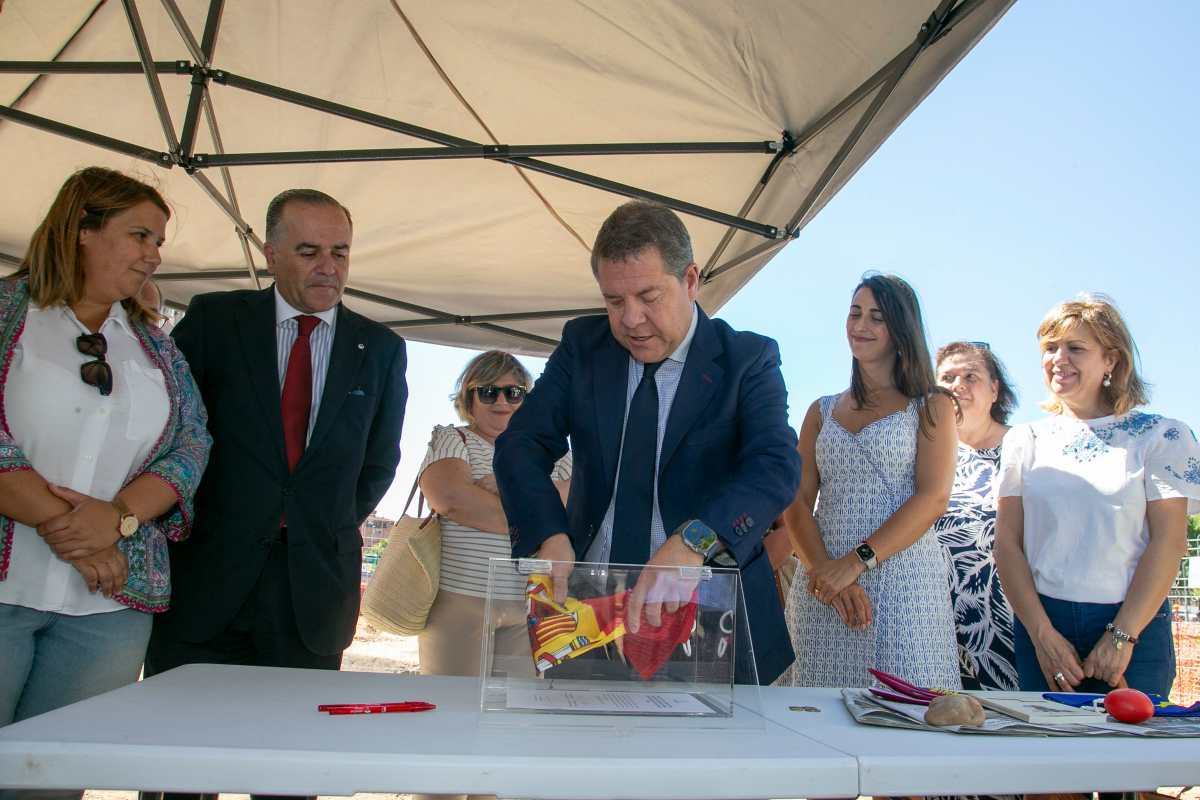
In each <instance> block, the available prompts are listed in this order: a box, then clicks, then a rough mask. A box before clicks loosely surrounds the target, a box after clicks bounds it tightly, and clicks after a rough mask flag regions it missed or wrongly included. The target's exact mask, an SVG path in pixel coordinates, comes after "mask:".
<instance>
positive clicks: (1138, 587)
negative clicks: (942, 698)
mask: <svg viewBox="0 0 1200 800" xmlns="http://www.w3.org/2000/svg"><path fill="white" fill-rule="evenodd" d="M1038 341H1039V343H1040V346H1041V351H1042V370H1043V374H1044V378H1045V381H1046V385H1047V387H1048V388H1049V390H1050V394H1051V397H1050V399H1049V400H1048V401H1047V402H1046V403H1044V404H1043V407H1044V408H1045V409H1046V410H1048V411H1050V416H1048V417H1046V418H1045V419H1041V420H1038V421H1037V422H1033V423H1028V424H1024V425H1018V426H1016V427H1014V428H1013V429H1012V430H1011V431H1010V432H1009V433H1008V435H1007V436H1006V437H1005V438H1004V449H1003V454H1002V456H1001V464H1000V476H999V479H998V487H999V488H998V496H999V500H998V503H997V522H996V550H995V553H996V564H997V567H998V568H999V570H1000V578H1001V581H1002V582H1003V584H1004V589H1005V592H1006V593H1007V595H1008V598H1009V601H1010V602H1011V603H1012V606H1013V610H1014V611H1015V612H1016V616H1017V622H1016V626H1015V627H1016V630H1015V632H1014V633H1015V636H1014V639H1015V645H1016V659H1017V671H1018V674H1019V680H1020V688H1021V689H1023V690H1026V691H1046V690H1047V689H1049V690H1051V691H1091V692H1105V691H1108V689H1109V688H1111V687H1114V686H1118V685H1124V684H1128V685H1129V686H1131V687H1133V688H1135V689H1141V690H1142V691H1146V692H1155V693H1158V694H1161V695H1163V696H1164V697H1165V696H1167V695H1168V694H1169V692H1170V689H1171V684H1172V683H1173V682H1174V679H1175V652H1174V647H1173V645H1172V640H1171V615H1170V606H1169V604H1168V602H1167V600H1166V597H1167V592H1168V590H1169V589H1170V587H1171V583H1172V581H1173V580H1174V578H1175V575H1176V573H1177V572H1178V569H1179V560H1180V558H1182V557H1183V556H1184V554H1185V553H1186V550H1187V514H1188V512H1189V510H1191V511H1192V512H1193V513H1194V512H1195V511H1198V510H1200V503H1198V502H1197V501H1198V500H1200V445H1198V444H1197V442H1196V437H1195V435H1194V434H1193V433H1192V431H1191V429H1190V428H1189V427H1188V426H1187V425H1186V424H1184V423H1183V422H1180V421H1178V420H1173V419H1169V418H1167V417H1163V416H1159V415H1157V414H1149V413H1145V412H1142V411H1138V410H1136V409H1137V407H1138V406H1141V405H1143V404H1145V403H1146V401H1147V391H1146V386H1145V384H1144V383H1143V381H1142V379H1141V377H1140V376H1139V375H1138V372H1137V365H1136V348H1135V347H1134V344H1133V339H1132V337H1131V336H1130V334H1129V331H1128V329H1127V328H1126V326H1125V323H1124V321H1123V320H1122V319H1121V316H1120V314H1119V313H1118V312H1117V309H1116V308H1115V307H1114V306H1113V305H1112V303H1111V302H1109V301H1108V300H1106V299H1104V298H1099V297H1086V298H1084V299H1081V300H1075V301H1070V302H1066V303H1063V304H1061V305H1059V306H1056V307H1055V308H1053V309H1051V311H1050V313H1049V314H1047V316H1046V318H1045V319H1044V320H1043V321H1042V324H1041V326H1040V327H1039V328H1038ZM1189 506H1190V509H1189Z"/></svg>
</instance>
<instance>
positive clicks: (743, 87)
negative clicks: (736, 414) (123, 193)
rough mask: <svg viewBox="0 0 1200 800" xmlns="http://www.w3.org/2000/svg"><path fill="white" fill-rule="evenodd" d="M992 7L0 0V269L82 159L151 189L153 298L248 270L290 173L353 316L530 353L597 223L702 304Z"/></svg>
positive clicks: (810, 1) (900, 107)
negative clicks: (345, 272) (676, 258)
mask: <svg viewBox="0 0 1200 800" xmlns="http://www.w3.org/2000/svg"><path fill="white" fill-rule="evenodd" d="M1010 4H1011V0H942V2H936V1H935V0H859V1H858V2H855V3H843V2H840V0H805V2H778V1H776V0H761V1H760V2H749V1H748V0H699V1H698V2H697V1H694V0H656V2H653V3H645V2H636V1H630V0H574V1H573V2H566V1H565V0H546V1H545V2H529V1H528V0H526V1H525V2H517V0H494V1H493V2H488V3H480V2H474V1H472V0H439V1H438V2H434V1H433V0H413V1H412V2H406V1H404V0H343V2H337V3H329V2H323V1H322V2H317V1H316V0H269V1H268V0H255V1H254V2H248V1H247V0H229V1H228V2H222V0H161V1H160V0H6V2H4V3H3V8H2V10H0V174H2V175H3V176H4V181H3V185H4V187H5V192H4V196H3V200H0V202H2V203H3V208H4V213H3V214H0V262H7V263H8V265H9V266H10V267H11V266H13V265H14V264H15V262H16V261H17V260H19V258H20V256H21V254H22V253H23V252H24V249H25V247H26V246H27V244H28V241H29V237H30V236H31V234H32V232H33V230H34V228H35V227H36V225H37V223H38V222H39V221H40V219H41V217H42V216H43V215H44V213H45V210H46V208H47V207H48V206H49V203H50V201H51V200H52V198H53V196H54V194H55V192H56V191H57V189H58V187H59V185H60V184H61V182H62V180H63V179H64V178H65V177H66V175H67V174H68V173H69V172H71V171H72V170H74V169H77V168H79V167H82V166H86V165H89V164H100V165H104V166H111V167H115V168H118V169H125V170H132V171H134V172H135V173H138V174H140V175H142V176H145V177H148V178H149V179H151V180H153V181H156V182H158V184H159V185H160V187H161V188H162V190H163V192H164V194H165V195H166V196H167V198H168V200H169V201H170V202H171V204H172V206H173V208H174V211H175V214H174V216H173V218H172V221H171V224H170V226H169V227H168V245H167V247H166V248H165V249H164V263H163V264H162V266H161V267H160V269H159V277H160V278H161V279H162V283H161V284H160V285H161V286H162V287H163V289H164V293H165V295H166V296H167V298H168V299H169V300H171V301H173V302H175V303H178V304H186V302H187V300H188V299H189V298H190V297H191V296H192V295H193V294H196V293H199V292H204V291H213V290H218V289H228V288H239V287H251V286H254V285H256V284H255V280H253V279H252V278H251V274H252V271H253V273H254V274H255V275H257V276H259V277H258V278H257V280H259V281H261V282H262V285H266V282H267V281H269V276H266V275H265V274H264V273H262V270H263V268H264V266H265V264H264V259H263V257H262V254H261V252H259V250H258V246H259V245H260V243H261V240H260V237H261V233H260V231H261V228H262V221H261V220H262V216H263V214H264V212H265V208H266V205H267V203H268V201H269V200H270V198H271V197H273V196H274V195H275V194H276V193H278V192H279V191H281V190H283V189H285V188H290V187H298V186H310V187H314V188H319V189H321V190H323V191H326V192H328V193H330V194H332V195H333V196H334V197H336V198H338V199H339V200H340V201H341V202H342V203H344V204H345V205H346V206H347V207H349V208H350V210H351V211H352V213H353V217H354V229H355V238H354V247H353V257H352V266H351V272H350V290H349V291H348V295H347V303H348V304H349V305H351V306H352V307H353V308H355V309H356V310H358V311H361V312H362V313H365V314H367V315H368V316H370V317H372V318H374V319H377V320H380V321H382V322H385V323H388V324H390V325H391V326H392V327H394V328H395V329H396V330H397V331H398V332H400V333H401V334H403V335H404V336H406V337H408V338H411V339H416V340H422V341H428V342H436V343H441V344H449V345H459V346H467V347H477V348H485V347H502V348H506V349H510V350H514V351H517V352H523V353H545V352H548V350H549V349H550V348H551V347H552V346H553V344H554V341H555V340H556V339H557V337H558V335H559V332H560V331H561V328H562V325H563V323H564V322H565V319H566V318H569V317H571V316H576V315H578V314H580V313H586V312H588V311H589V310H595V309H598V308H599V307H600V306H601V302H600V297H599V293H598V291H597V289H596V286H595V282H594V281H593V279H592V276H591V272H590V269H589V267H588V258H589V246H590V244H591V242H592V239H593V238H594V237H595V234H596V231H597V230H598V229H599V226H600V224H601V223H602V222H603V220H604V219H605V217H607V215H608V214H609V213H610V212H611V211H612V209H613V208H614V207H615V206H616V205H617V204H618V203H620V202H622V201H623V200H624V198H625V197H628V196H652V197H658V198H660V199H662V200H663V201H664V202H667V203H668V205H672V206H674V207H676V208H677V209H679V210H680V211H681V214H682V216H683V219H684V222H685V224H686V225H687V226H688V229H689V231H690V232H691V234H692V237H693V244H694V247H695V253H696V259H697V262H698V263H699V264H700V265H701V267H702V269H703V280H704V283H703V286H702V289H701V294H700V301H701V304H702V305H703V306H704V307H705V309H706V310H708V311H709V312H710V313H711V312H715V311H716V310H717V309H718V308H719V307H720V306H721V305H722V304H723V303H725V302H726V301H727V300H728V299H729V298H730V297H732V296H733V294H734V293H735V292H737V291H738V289H740V288H741V286H742V285H744V284H745V283H746V282H747V281H748V280H750V278H751V277H753V275H754V274H755V273H756V272H757V271H758V270H759V269H761V268H762V267H763V266H764V265H765V264H766V263H767V262H768V261H769V260H770V259H771V258H772V257H773V256H774V255H775V254H777V253H778V252H779V251H780V250H781V249H782V248H783V247H785V246H786V245H787V243H788V241H790V239H791V238H792V237H794V236H795V235H796V234H798V232H799V231H800V230H801V228H803V226H804V225H805V224H806V223H807V222H808V221H809V220H811V219H812V217H813V216H814V215H815V214H816V213H817V212H818V211H819V210H820V209H821V208H822V207H823V206H824V205H825V203H827V202H828V201H829V199H830V198H831V197H832V196H833V195H834V194H835V193H836V192H837V190H838V189H839V188H840V187H841V186H842V185H844V183H845V182H846V181H847V180H848V179H849V178H850V177H851V176H852V175H853V174H854V172H855V171H856V170H857V169H858V168H859V167H860V166H861V165H862V164H863V163H864V162H865V161H866V160H867V158H869V157H870V156H871V154H872V153H873V152H874V151H875V150H876V149H877V148H878V147H879V146H880V145H881V144H882V143H883V141H884V140H885V139H886V138H887V136H888V135H889V134H890V133H891V132H892V131H893V130H895V128H896V127H897V126H898V125H899V124H900V122H902V121H903V119H904V118H905V117H906V116H907V115H908V114H909V113H910V112H911V111H912V110H913V109H914V108H915V107H916V106H917V105H918V104H919V103H920V101H921V100H922V99H923V98H924V97H925V96H926V95H927V94H928V93H929V92H930V91H932V89H933V88H934V87H935V86H936V85H937V84H938V82H939V81H940V80H941V79H942V78H943V77H944V76H945V75H946V74H947V73H948V72H949V71H950V70H951V69H952V68H953V67H954V65H955V64H956V63H957V62H958V60H959V59H961V58H962V57H963V56H964V55H965V54H966V53H967V52H968V51H969V50H970V49H971V48H972V47H973V46H974V45H975V43H976V42H977V41H979V39H980V38H981V37H982V36H983V35H984V34H985V33H986V32H987V31H988V30H989V29H990V28H991V26H992V25H994V24H995V23H996V21H997V20H998V19H999V18H1000V16H1002V15H1003V13H1004V12H1005V11H1006V10H1007V8H1008V7H1009V5H1010ZM156 98H157V102H156ZM560 146H561V147H560Z"/></svg>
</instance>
